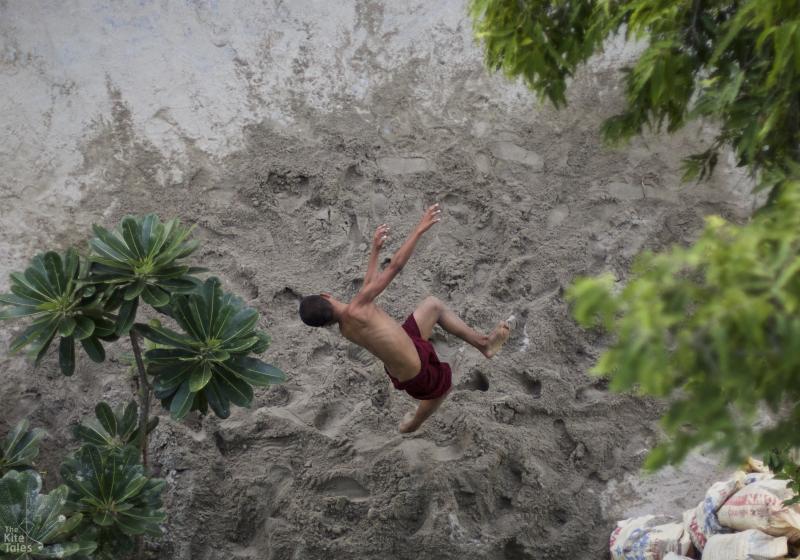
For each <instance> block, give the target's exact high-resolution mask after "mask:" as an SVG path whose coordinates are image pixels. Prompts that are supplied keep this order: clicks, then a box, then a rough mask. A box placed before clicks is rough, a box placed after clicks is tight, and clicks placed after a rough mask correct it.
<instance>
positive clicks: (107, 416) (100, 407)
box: [94, 402, 117, 435]
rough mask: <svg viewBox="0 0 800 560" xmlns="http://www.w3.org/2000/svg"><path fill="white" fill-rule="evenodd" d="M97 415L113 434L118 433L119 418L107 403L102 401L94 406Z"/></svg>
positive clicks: (106, 428) (102, 424)
mask: <svg viewBox="0 0 800 560" xmlns="http://www.w3.org/2000/svg"><path fill="white" fill-rule="evenodd" d="M94 413H95V416H97V420H99V421H100V425H101V426H103V428H104V429H105V430H106V431H107V432H108V433H109V434H111V435H116V433H117V418H116V416H114V412H113V411H112V410H111V407H110V406H108V404H107V403H104V402H101V403H98V404H97V406H95V407H94Z"/></svg>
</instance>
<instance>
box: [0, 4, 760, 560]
mask: <svg viewBox="0 0 800 560" xmlns="http://www.w3.org/2000/svg"><path fill="white" fill-rule="evenodd" d="M234 4H235V7H234ZM68 5H69V6H68ZM110 6H112V5H111V4H108V3H105V2H89V1H83V2H78V3H45V2H24V3H23V2H13V1H10V2H2V1H0V89H2V91H4V92H5V94H4V96H2V97H0V114H2V115H3V118H2V120H0V136H1V137H2V142H0V197H2V209H0V212H2V221H1V222H0V273H1V274H0V288H2V289H3V290H5V289H6V288H7V286H8V272H10V271H12V270H18V269H21V268H23V267H24V266H25V263H26V262H27V260H28V259H29V258H30V256H32V255H33V254H34V253H35V252H37V251H41V250H44V249H47V248H55V249H64V248H66V247H67V246H68V245H69V244H80V247H81V248H85V239H86V238H87V236H88V234H89V231H90V228H89V226H90V224H91V223H94V222H96V223H101V224H103V225H105V226H107V227H108V226H113V225H115V224H116V223H117V222H118V221H119V220H120V218H121V217H122V216H124V215H125V214H128V213H137V214H138V213H145V212H157V213H159V214H160V215H161V216H162V217H163V218H168V217H173V216H176V217H179V218H181V219H182V220H184V221H185V222H189V223H196V224H197V228H196V233H195V235H196V237H197V238H199V239H201V240H202V248H201V249H200V250H199V251H198V252H197V253H196V255H195V257H194V262H195V263H197V264H202V265H204V266H207V267H209V268H210V269H212V270H213V271H215V272H216V273H217V274H218V276H219V277H220V278H221V279H222V281H223V284H224V287H225V288H226V289H228V290H231V291H234V292H236V293H238V294H239V295H241V296H242V297H243V298H245V299H246V301H247V302H248V303H249V304H250V305H252V306H254V307H256V308H257V309H258V310H259V311H260V312H261V316H262V319H261V327H263V328H264V329H266V330H267V331H268V332H269V333H270V335H271V336H272V338H273V345H272V347H271V348H270V350H268V352H267V354H266V355H265V356H266V359H267V361H270V362H272V363H275V364H276V365H278V366H280V367H281V368H282V369H284V370H285V371H286V372H287V374H288V377H289V380H288V382H287V383H286V384H285V385H282V386H278V387H273V388H269V389H258V390H257V391H256V398H255V402H254V405H253V407H252V408H251V409H235V410H234V412H233V413H232V414H231V417H230V418H228V419H227V420H224V421H221V420H219V419H217V418H215V417H206V418H200V417H197V416H194V415H193V416H191V417H190V418H189V420H188V421H186V422H184V423H175V422H172V421H170V420H169V419H168V417H167V415H166V414H164V412H163V411H162V410H160V409H158V413H159V414H161V416H162V419H161V420H162V421H161V425H160V426H159V428H158V430H157V432H156V433H155V435H154V437H153V438H152V442H151V453H152V457H153V466H154V468H155V470H156V472H157V473H159V474H160V476H163V477H165V478H166V479H167V481H168V487H167V490H166V494H165V497H166V506H167V510H168V512H169V520H168V522H167V524H166V527H165V528H166V534H165V537H164V538H163V540H161V541H160V542H154V543H151V546H150V550H151V552H152V554H153V557H155V558H160V559H164V560H166V559H175V560H216V559H247V560H256V559H272V560H290V559H292V560H315V559H330V558H346V559H414V560H425V559H437V560H439V559H459V560H467V559H478V558H481V559H482V558H485V559H496V560H500V559H509V560H514V559H565V560H566V559H570V560H583V559H586V560H588V559H599V558H605V557H606V542H607V537H608V534H609V533H610V530H611V528H612V526H613V521H614V519H615V518H616V517H619V516H621V515H623V514H624V513H625V512H626V511H628V509H630V508H628V505H630V506H631V507H633V508H634V509H635V508H640V509H646V507H645V506H643V505H642V504H641V496H642V495H645V496H647V497H648V499H652V500H654V501H656V502H658V501H659V500H660V499H662V498H664V497H665V496H666V497H669V495H670V493H675V492H679V493H683V494H682V495H684V494H685V495H688V496H696V498H690V499H688V500H687V501H689V502H691V501H692V500H693V499H699V497H700V496H701V495H702V493H703V491H704V490H705V486H706V481H705V480H704V481H701V482H700V483H698V484H697V485H696V486H695V487H692V486H691V485H688V486H687V485H680V484H676V485H675V486H670V487H669V489H668V491H667V494H663V493H662V494H658V492H657V491H656V492H655V493H651V492H652V488H651V489H645V490H643V488H644V487H643V486H642V484H644V485H645V486H646V485H647V483H646V482H645V483H643V482H641V481H639V479H638V475H637V474H636V473H637V472H638V469H639V467H640V465H641V462H642V460H643V458H644V456H645V454H646V450H647V449H648V448H650V447H651V446H652V445H653V444H654V442H655V441H656V439H657V437H658V430H657V425H656V423H655V420H656V419H657V417H658V413H659V411H660V405H659V404H658V403H656V402H653V401H648V400H642V399H638V398H635V397H632V396H620V395H614V394H611V393H609V392H608V391H607V390H606V385H605V383H604V382H603V381H602V380H598V379H594V378H591V377H589V376H587V375H586V372H587V371H588V369H589V368H590V367H591V365H592V364H593V363H594V361H595V359H596V358H597V356H598V355H599V352H600V351H601V349H602V345H603V343H604V342H606V341H605V340H604V339H602V338H601V337H600V336H598V335H597V334H594V333H587V332H584V331H582V330H580V329H579V328H578V327H577V326H576V325H575V324H574V323H573V321H572V320H571V319H570V316H569V312H568V309H567V306H566V304H565V301H564V297H563V294H564V290H565V289H566V287H567V286H568V285H569V284H570V282H571V281H572V279H573V278H574V277H575V276H577V275H581V274H590V273H599V272H603V271H611V272H613V273H615V274H617V275H619V276H621V277H624V276H625V275H626V274H627V270H628V268H629V266H630V264H631V262H632V259H633V257H634V256H635V255H636V254H637V253H638V252H640V251H641V250H644V249H653V250H658V249H663V248H666V247H668V246H669V245H670V244H673V243H686V242H689V241H691V240H692V239H693V238H694V236H695V235H696V234H697V232H698V230H699V228H700V227H701V226H702V219H703V216H704V215H707V214H709V213H719V214H722V215H724V216H727V217H729V218H734V219H740V218H743V217H745V216H746V215H747V214H748V212H749V211H750V209H751V207H750V205H749V203H748V201H747V200H746V199H745V197H744V196H743V195H742V191H744V190H746V188H745V186H746V184H745V186H743V184H742V181H741V180H740V178H739V176H738V175H736V174H735V173H734V172H732V171H731V170H730V168H729V165H728V164H727V162H723V164H721V166H720V169H719V171H718V173H717V175H716V177H715V179H714V180H713V182H712V183H710V184H707V185H702V186H689V187H681V186H680V184H679V171H678V164H679V161H680V159H681V157H682V156H684V155H686V154H688V153H690V152H691V150H693V149H696V148H698V147H701V146H703V145H704V137H705V132H704V130H702V129H699V128H695V129H692V130H690V131H687V132H686V133H685V134H683V135H681V136H676V137H672V138H666V137H647V138H646V139H638V140H636V141H635V142H634V143H633V144H632V145H630V146H628V147H626V148H623V149H620V150H612V149H610V148H607V147H604V146H603V144H602V142H601V139H600V137H599V133H598V130H599V125H600V123H601V122H602V120H603V118H605V117H607V116H609V115H611V114H613V112H614V111H615V110H618V109H619V108H620V107H621V99H620V92H619V88H618V83H619V79H620V73H619V71H618V69H619V67H620V66H621V64H622V63H623V62H624V61H625V60H626V59H627V58H628V57H629V56H630V49H627V50H626V49H622V48H621V47H619V46H617V47H613V48H612V49H611V50H610V51H609V52H608V53H607V54H606V55H604V56H603V57H598V58H597V59H596V60H593V62H592V64H591V65H590V67H589V68H587V69H586V71H585V72H583V73H581V74H580V75H579V76H577V77H576V78H575V80H574V83H573V84H572V86H571V88H570V107H569V109H568V110H565V111H562V112H555V111H554V110H552V109H551V108H549V107H546V106H542V105H540V104H539V103H538V102H537V101H536V99H535V98H534V96H533V95H532V94H531V93H529V92H528V91H527V90H525V89H524V88H523V87H522V86H520V85H518V84H512V83H508V82H507V81H505V80H504V79H503V78H502V77H499V76H490V75H488V74H487V73H486V71H485V70H484V69H483V67H482V63H481V52H480V50H479V49H478V47H477V46H476V45H475V44H474V42H473V40H472V37H471V31H470V22H469V20H468V19H467V18H466V15H465V11H466V8H465V6H464V4H463V3H462V2H460V1H446V2H422V1H405V0H404V1H401V2H377V1H366V0H365V1H353V0H343V1H341V2H311V1H297V2H280V1H275V2H263V3H260V2H254V1H241V2H236V3H232V2H231V3H228V2H201V1H199V0H197V1H196V2H185V3H178V2H147V1H142V2H138V3H135V5H134V3H132V2H131V3H114V4H113V7H110ZM745 183H746V182H745ZM435 201H438V202H440V203H441V204H442V208H443V220H442V221H441V223H439V224H437V225H436V226H435V227H434V228H433V229H432V230H431V231H430V232H428V234H427V235H426V236H425V238H424V239H423V240H422V241H421V243H420V244H419V246H418V248H417V251H416V253H415V254H414V255H413V257H412V258H411V260H410V262H409V263H408V265H407V266H406V268H405V269H404V270H403V272H402V274H401V275H400V276H399V277H398V278H397V279H396V280H395V282H394V283H393V284H392V285H391V286H390V287H389V289H388V290H387V291H386V292H385V294H384V295H382V296H381V298H380V299H379V303H380V304H381V305H382V306H383V307H384V308H385V309H386V310H387V311H388V312H389V313H390V314H391V315H392V316H393V317H395V318H396V319H398V320H402V319H404V318H405V317H406V316H407V315H408V314H409V313H411V312H412V311H413V309H414V307H415V306H416V305H417V304H418V303H419V302H420V301H421V300H422V299H423V298H424V297H425V296H426V295H429V294H433V295H435V296H437V297H439V298H440V299H442V300H443V301H445V302H446V303H447V305H449V306H450V307H451V308H452V309H453V310H454V311H456V312H457V313H458V314H459V315H461V316H462V317H463V318H464V319H465V320H466V321H467V322H468V323H470V324H472V325H473V326H475V328H477V329H480V330H484V331H487V330H490V329H491V328H492V327H493V326H494V325H495V324H496V322H497V321H498V320H500V319H504V318H506V317H508V316H509V315H511V314H514V315H516V317H517V328H516V329H515V331H514V332H513V333H512V336H511V338H510V340H509V342H508V344H507V346H506V348H505V349H504V350H503V351H502V352H501V353H500V355H499V356H497V357H496V358H495V359H493V360H492V361H487V360H485V359H484V358H483V356H481V355H480V354H479V353H478V352H477V351H476V350H475V349H473V348H471V347H467V346H466V345H465V344H464V343H462V342H461V341H460V340H458V339H455V338H453V337H451V336H446V335H445V333H443V332H442V331H437V332H436V334H435V336H434V342H435V344H436V346H437V348H439V350H440V353H441V356H442V358H443V359H446V360H448V361H450V362H451V363H452V364H453V367H454V385H455V389H454V391H453V393H452V395H451V398H450V399H449V400H448V401H447V402H446V403H445V404H444V405H443V407H442V409H441V410H440V411H439V412H438V413H437V414H436V416H434V417H433V418H432V419H431V420H430V421H429V422H428V423H427V424H426V425H425V426H424V427H423V428H422V429H421V430H420V431H419V432H418V433H415V434H412V435H410V436H401V435H400V434H398V432H397V424H398V422H399V421H400V420H401V419H402V417H403V416H404V414H405V413H406V412H407V411H409V410H411V408H412V406H413V401H412V400H411V399H410V398H409V397H408V396H406V395H404V394H402V393H399V392H396V391H394V390H392V389H391V386H390V384H389V381H388V379H387V378H386V376H385V374H384V373H383V371H382V367H381V364H380V363H378V362H376V361H375V360H374V359H373V358H372V357H371V356H370V355H369V354H368V353H367V352H366V351H364V350H361V349H359V348H357V347H355V346H353V345H351V344H350V343H348V342H347V341H346V340H344V339H343V338H341V337H340V336H339V334H338V332H337V331H335V330H330V329H329V330H322V329H320V330H315V329H311V328H308V327H306V326H304V325H303V324H302V323H301V321H300V320H299V317H298V316H297V303H298V299H299V298H300V297H302V296H303V295H307V294H313V293H318V292H320V291H329V292H332V293H333V294H334V295H335V296H336V297H338V298H340V299H346V298H349V297H351V296H352V295H353V294H355V293H356V292H357V291H358V289H359V288H360V285H361V279H362V276H363V273H364V270H365V267H366V259H367V256H368V244H369V241H370V238H371V235H372V231H373V230H374V228H375V227H376V226H378V225H379V224H381V223H384V222H387V223H389V224H390V225H391V226H392V230H393V231H392V238H391V239H390V240H389V242H388V244H387V247H386V250H385V253H386V256H387V257H388V256H389V255H390V254H391V252H392V251H393V250H395V249H396V248H397V247H398V246H399V244H400V243H401V241H402V238H403V236H404V235H405V234H406V233H407V232H408V231H409V230H410V228H411V227H412V226H413V225H414V223H415V222H416V220H418V219H419V217H420V216H421V213H422V210H423V208H424V207H425V206H426V205H428V204H431V203H433V202H435ZM21 327H22V323H15V324H4V325H2V327H1V329H2V330H0V348H2V349H3V351H2V358H0V362H1V363H0V367H2V375H3V391H2V394H1V395H0V411H2V412H0V430H3V431H4V430H5V429H6V428H7V427H8V426H9V425H11V424H12V423H14V422H16V420H18V419H19V418H21V417H23V416H27V417H29V418H30V419H31V422H32V424H34V425H36V426H40V427H44V428H46V429H47V430H48V431H49V433H50V437H49V438H48V439H47V440H45V442H44V443H43V446H42V458H41V463H42V465H43V467H44V468H46V469H47V470H48V475H47V483H48V484H50V485H52V484H54V483H55V482H56V481H57V476H56V473H57V470H58V469H57V465H58V463H59V461H60V460H61V458H62V457H63V454H64V452H65V449H69V447H70V445H71V444H70V443H66V444H65V443H62V442H63V441H67V442H69V441H70V440H69V439H68V438H69V426H70V424H72V423H74V422H76V421H77V420H78V419H79V418H81V417H83V416H85V415H86V414H89V413H90V412H91V410H92V409H93V407H94V404H95V403H96V402H97V401H98V400H99V399H106V400H110V401H112V402H120V401H121V400H124V399H126V398H127V397H128V395H129V394H130V387H131V386H132V383H133V377H132V375H131V373H130V371H129V370H128V366H127V365H126V363H127V360H128V359H129V358H128V354H129V352H130V350H129V347H128V346H127V345H126V344H124V343H118V344H116V345H112V346H110V347H109V348H108V353H109V359H108V360H107V362H106V363H104V364H102V365H97V364H93V363H91V362H89V360H88V359H87V358H86V357H85V356H81V358H80V362H79V363H78V371H77V372H76V374H75V376H74V377H73V378H63V377H61V375H60V374H59V373H58V368H57V363H56V360H57V358H56V356H55V355H50V356H49V357H48V358H47V359H46V360H45V361H44V363H43V364H42V365H41V366H40V367H39V368H38V369H33V367H32V366H31V364H30V363H29V362H27V361H25V360H24V359H23V358H22V357H18V356H14V357H9V356H7V354H6V350H5V349H6V348H7V346H8V341H9V340H10V338H11V335H12V334H13V333H14V332H17V331H18V330H19V329H20V328H21ZM703 465H705V463H703ZM710 465H711V463H709V467H708V468H709V469H710V468H711V466H710ZM701 471H702V472H705V470H703V469H701ZM675 476H676V477H677V476H679V475H678V474H676V475H675ZM648 488H649V487H648ZM692 492H694V494H692ZM670 499H672V498H670ZM689 505H692V504H691V503H690V504H689ZM626 508H628V509H626ZM656 509H657V508H652V509H651V511H654V512H655V510H656ZM667 509H668V510H669V511H672V509H673V506H672V505H671V503H670V505H669V507H668V508H667Z"/></svg>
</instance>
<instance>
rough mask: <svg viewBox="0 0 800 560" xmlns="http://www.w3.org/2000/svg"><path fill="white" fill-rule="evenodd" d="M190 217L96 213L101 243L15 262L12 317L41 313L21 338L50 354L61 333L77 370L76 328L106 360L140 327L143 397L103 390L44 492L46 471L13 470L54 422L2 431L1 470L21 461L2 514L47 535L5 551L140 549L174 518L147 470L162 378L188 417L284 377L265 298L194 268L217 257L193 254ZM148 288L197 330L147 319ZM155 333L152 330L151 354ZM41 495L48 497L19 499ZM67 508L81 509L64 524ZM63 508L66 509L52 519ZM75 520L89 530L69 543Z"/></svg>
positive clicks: (153, 301)
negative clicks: (256, 300) (227, 288)
mask: <svg viewBox="0 0 800 560" xmlns="http://www.w3.org/2000/svg"><path fill="white" fill-rule="evenodd" d="M191 230H192V228H190V227H184V226H182V225H181V224H180V223H179V222H178V221H177V220H170V221H167V222H163V223H162V222H161V221H160V220H159V218H158V217H157V216H156V215H155V214H148V215H146V216H138V217H137V216H126V217H124V218H123V219H122V221H121V222H120V224H119V225H118V226H117V227H116V228H115V229H113V230H107V229H105V228H103V227H101V226H98V225H95V226H94V228H93V231H94V237H93V238H92V239H91V240H90V242H89V247H90V248H89V251H88V254H86V255H81V254H80V253H79V252H78V251H77V250H75V249H72V248H71V249H68V250H67V251H66V253H64V254H63V255H61V254H59V253H56V252H54V251H48V252H45V253H42V254H40V255H37V256H35V257H34V258H33V260H32V262H31V264H30V266H29V267H28V268H27V269H26V270H25V271H24V272H22V273H16V272H15V273H12V274H11V293H9V294H2V295H0V319H28V320H29V321H30V323H29V325H28V326H27V327H26V328H25V329H24V330H23V331H22V332H21V333H20V334H19V335H18V336H17V337H16V338H15V339H14V340H13V341H12V343H11V350H12V351H17V350H20V349H22V348H24V347H29V348H30V353H31V355H32V356H33V358H34V359H35V363H36V364H39V362H40V361H41V359H42V358H43V357H44V355H45V354H46V352H47V350H48V348H49V347H50V345H51V343H52V341H53V340H54V339H55V337H56V336H60V343H59V364H60V369H61V372H62V373H63V374H64V375H68V376H69V375H72V374H73V373H74V371H75V369H76V364H77V360H76V355H75V342H76V341H79V342H80V343H81V346H82V347H83V349H84V351H85V352H86V354H87V355H88V357H89V358H90V359H91V360H93V361H96V362H103V361H104V360H105V355H106V354H105V347H104V344H107V343H110V342H114V341H116V340H118V339H119V338H120V337H121V336H124V335H127V336H128V337H129V338H130V344H131V348H132V350H133V355H134V359H135V366H136V372H137V373H138V376H137V383H138V389H137V392H138V395H139V399H140V405H137V403H136V402H135V401H131V402H129V403H128V404H126V405H124V406H118V407H115V408H112V407H111V406H110V405H109V404H107V403H105V402H101V403H99V404H98V405H97V406H96V407H95V417H94V418H87V419H84V420H83V421H82V422H81V423H80V424H78V425H77V426H75V427H74V428H73V433H74V435H75V437H76V439H77V440H78V441H79V442H81V443H82V446H81V447H80V449H78V450H77V451H75V452H74V453H72V454H71V455H70V456H68V458H67V459H66V460H65V461H64V463H63V464H62V465H61V476H62V478H63V479H64V481H65V483H66V486H61V487H59V488H57V489H56V490H54V491H53V492H51V494H50V495H49V496H44V497H42V496H39V490H40V488H41V479H40V478H39V476H38V474H37V473H35V472H34V471H31V473H32V474H31V477H29V478H20V476H21V475H16V474H13V473H15V472H16V471H15V470H13V469H30V468H31V467H32V466H33V459H34V458H35V457H36V454H37V453H38V441H39V439H40V438H41V437H42V435H43V432H42V431H41V430H30V431H29V430H28V423H27V421H22V422H20V423H19V424H18V425H17V427H16V428H15V429H14V430H12V432H11V433H10V434H9V435H8V436H7V437H6V438H5V440H3V442H1V443H0V473H2V472H3V471H5V470H9V469H12V470H9V473H8V474H7V475H6V476H5V477H4V478H3V479H2V480H0V521H3V520H7V521H8V522H9V523H11V522H12V521H13V522H15V523H16V522H17V521H19V522H20V523H26V524H28V525H26V527H28V526H29V528H30V530H31V531H33V532H28V533H26V534H25V535H24V536H23V538H24V539H28V540H29V541H30V542H31V543H33V545H34V546H33V548H31V550H27V549H26V551H23V552H21V553H20V554H16V552H18V551H17V550H16V549H15V548H14V547H2V546H0V557H1V558H6V557H11V558H17V557H19V558H29V557H30V558H33V557H36V558H39V557H42V558H45V557H47V558H51V557H58V558H61V557H66V556H70V555H74V554H80V555H81V557H86V556H87V555H91V556H92V557H93V558H102V559H104V560H105V559H108V560H112V559H113V560H118V559H120V558H124V557H127V556H128V555H129V554H131V553H132V552H134V551H135V550H138V551H139V552H141V551H142V544H143V540H142V538H143V537H144V536H151V537H156V536H160V535H161V528H160V525H161V523H162V522H163V521H164V520H165V518H166V514H165V512H164V510H163V507H162V501H161V492H162V489H163V487H164V481H163V480H160V479H156V478H151V477H150V476H149V475H148V474H147V435H148V434H149V433H150V432H151V431H152V430H153V429H154V428H155V427H156V425H157V424H158V417H155V418H152V419H148V418H149V416H148V415H149V404H150V395H151V392H154V393H155V395H156V396H157V397H158V398H159V399H161V402H162V404H163V406H164V407H165V408H166V409H167V410H169V411H170V413H171V414H172V416H173V417H174V418H176V419H180V418H183V417H184V416H186V414H187V413H188V412H189V411H190V410H199V411H201V412H202V413H206V412H208V408H209V406H210V408H211V409H212V410H213V411H214V412H215V413H216V414H217V415H218V416H220V417H222V418H226V417H227V416H228V415H229V414H230V405H231V403H233V404H235V405H238V406H250V404H251V402H252V399H253V386H266V385H271V384H273V383H280V382H282V381H283V380H284V379H285V375H284V373H283V372H282V371H281V370H279V369H278V368H276V367H275V366H272V365H270V364H267V363H265V362H263V361H261V360H259V359H257V358H255V357H253V354H261V353H263V352H264V351H265V350H266V349H267V347H268V346H269V337H268V336H267V334H266V333H265V332H263V331H260V330H258V329H257V328H256V325H257V323H258V320H259V314H258V312H257V311H256V310H255V309H252V308H249V307H247V306H246V305H245V304H244V302H243V301H242V300H241V299H240V298H238V297H236V296H234V295H232V294H229V293H225V292H223V290H222V287H221V284H220V282H219V280H218V279H217V278H214V277H212V278H209V279H208V280H206V281H205V282H203V281H201V280H200V279H199V278H197V277H195V276H194V274H197V273H200V272H205V269H203V268H199V267H194V266H190V265H188V264H186V263H185V262H184V261H183V259H185V258H186V257H188V256H190V255H191V254H192V253H193V252H194V251H195V250H196V249H197V246H198V243H197V241H195V240H192V239H190V238H189V236H190V234H191ZM140 300H141V301H144V303H146V304H148V305H150V306H151V307H152V308H153V310H155V311H156V312H158V313H160V314H162V315H163V316H165V317H168V318H169V319H171V320H172V321H174V322H175V323H176V324H177V325H178V327H179V328H180V329H182V330H183V331H185V332H178V331H175V330H172V329H170V328H167V327H163V326H162V325H161V323H160V322H159V321H158V320H155V319H152V320H151V321H150V324H143V323H136V317H137V313H138V312H139V311H140V310H141V306H140V305H139V303H140ZM142 336H144V337H146V338H147V339H148V343H147V347H148V350H147V352H145V353H144V355H142V351H141V346H140V343H141V338H140V337H142ZM29 506H30V507H34V506H35V508H38V509H36V510H35V511H32V512H28V513H20V512H23V511H27V510H26V508H28V507H29ZM62 511H63V512H64V513H62ZM37 512H38V513H37ZM66 513H74V514H75V515H72V516H71V517H69V520H68V521H67V522H66V524H65V523H64V520H65V519H67V518H66V517H65V515H66ZM20 516H22V517H20ZM26 516H27V517H26ZM53 516H56V521H57V522H54V523H50V522H51V521H52V517H53ZM42 520H44V521H42ZM37 524H38V525H37ZM73 530H74V534H75V535H78V536H77V537H76V536H74V535H73V536H71V537H70V540H69V541H68V542H63V543H62V542H61V540H60V539H61V538H62V537H66V536H67V533H72V531H73ZM26 542H27V541H26ZM12 548H14V550H12Z"/></svg>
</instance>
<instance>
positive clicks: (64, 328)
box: [58, 317, 77, 336]
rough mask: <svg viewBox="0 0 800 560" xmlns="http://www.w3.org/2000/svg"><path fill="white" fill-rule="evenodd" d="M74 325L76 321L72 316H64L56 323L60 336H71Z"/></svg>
mask: <svg viewBox="0 0 800 560" xmlns="http://www.w3.org/2000/svg"><path fill="white" fill-rule="evenodd" d="M76 326H77V321H76V320H75V318H74V317H64V318H63V319H61V323H59V325H58V334H60V335H61V336H72V334H73V333H74V332H75V327H76Z"/></svg>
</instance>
